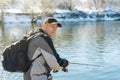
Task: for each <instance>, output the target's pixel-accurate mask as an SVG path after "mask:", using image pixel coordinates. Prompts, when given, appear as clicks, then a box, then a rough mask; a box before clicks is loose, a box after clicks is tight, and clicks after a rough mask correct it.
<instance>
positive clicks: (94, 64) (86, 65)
mask: <svg viewBox="0 0 120 80" xmlns="http://www.w3.org/2000/svg"><path fill="white" fill-rule="evenodd" d="M70 64H76V65H85V66H96V67H100V66H101V65H95V64H86V63H70Z"/></svg>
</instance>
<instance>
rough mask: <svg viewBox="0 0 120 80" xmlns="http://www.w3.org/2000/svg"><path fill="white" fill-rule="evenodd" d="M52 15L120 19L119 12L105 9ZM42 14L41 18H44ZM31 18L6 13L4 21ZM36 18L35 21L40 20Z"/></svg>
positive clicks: (27, 20)
mask: <svg viewBox="0 0 120 80" xmlns="http://www.w3.org/2000/svg"><path fill="white" fill-rule="evenodd" d="M53 16H54V17H55V18H57V19H59V20H60V21H104V20H120V12H116V11H112V10H106V11H94V12H89V11H88V12H85V11H78V10H74V11H71V12H70V11H69V12H63V13H54V14H53ZM44 17H45V16H43V18H42V19H44ZM31 20H32V18H31V17H30V16H29V15H16V14H6V15H5V16H4V22H5V23H9V22H13V23H14V22H31ZM40 21H41V20H38V21H37V22H40Z"/></svg>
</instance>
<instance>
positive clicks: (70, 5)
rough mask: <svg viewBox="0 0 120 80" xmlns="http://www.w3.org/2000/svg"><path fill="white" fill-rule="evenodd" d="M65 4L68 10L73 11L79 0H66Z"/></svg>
mask: <svg viewBox="0 0 120 80" xmlns="http://www.w3.org/2000/svg"><path fill="white" fill-rule="evenodd" d="M64 4H65V6H66V8H67V9H68V10H70V11H72V10H73V9H74V8H75V6H76V4H77V0H64Z"/></svg>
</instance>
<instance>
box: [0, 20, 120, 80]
mask: <svg viewBox="0 0 120 80" xmlns="http://www.w3.org/2000/svg"><path fill="white" fill-rule="evenodd" d="M62 24H63V27H62V28H59V29H58V31H57V34H56V36H55V37H54V38H53V41H54V44H55V47H56V49H57V51H58V53H59V54H60V56H61V57H63V58H67V59H68V60H69V61H70V62H72V63H85V64H94V65H99V66H89V65H77V64H71V65H70V66H69V67H68V69H69V72H68V73H64V72H62V71H59V72H58V73H56V74H55V73H52V74H53V76H54V79H53V80H119V79H120V76H119V73H120V64H119V63H120V26H119V25H120V21H105V22H62ZM36 28H38V27H36V26H32V25H31V24H29V23H16V24H15V23H9V24H4V27H3V26H2V25H1V26H0V53H1V52H2V50H3V48H4V47H5V46H6V45H9V44H10V43H12V42H14V41H17V40H19V39H21V38H22V36H23V35H24V34H27V33H28V31H29V30H30V29H36ZM0 58H1V57H0ZM0 65H1V64H0ZM0 74H1V75H0V80H23V78H22V74H20V73H8V72H6V71H4V70H3V69H2V66H0Z"/></svg>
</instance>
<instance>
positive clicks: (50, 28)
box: [45, 23, 58, 37]
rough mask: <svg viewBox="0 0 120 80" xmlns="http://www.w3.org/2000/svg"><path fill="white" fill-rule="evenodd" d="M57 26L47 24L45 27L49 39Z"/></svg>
mask: <svg viewBox="0 0 120 80" xmlns="http://www.w3.org/2000/svg"><path fill="white" fill-rule="evenodd" d="M57 28H58V25H57V24H49V23H47V24H46V26H45V31H46V32H47V34H48V35H49V36H50V37H53V36H54V35H55V33H56V31H57Z"/></svg>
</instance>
